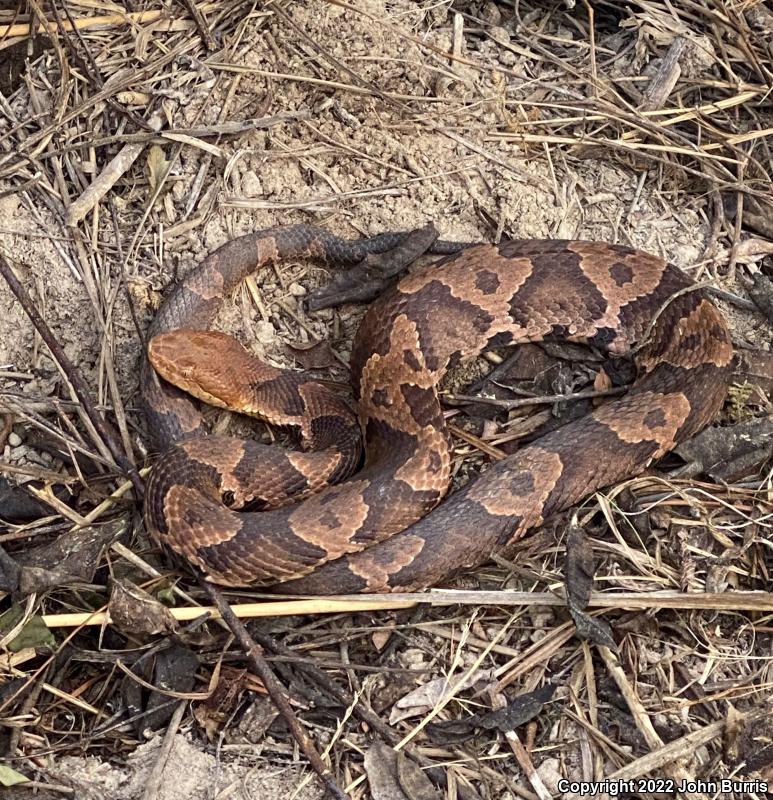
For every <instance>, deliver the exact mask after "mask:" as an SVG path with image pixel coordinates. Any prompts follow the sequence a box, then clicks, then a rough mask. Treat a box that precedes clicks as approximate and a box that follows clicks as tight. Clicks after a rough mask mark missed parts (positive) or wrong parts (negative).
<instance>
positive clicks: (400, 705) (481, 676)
mask: <svg viewBox="0 0 773 800" xmlns="http://www.w3.org/2000/svg"><path fill="white" fill-rule="evenodd" d="M462 678H463V676H458V677H456V678H452V679H451V681H449V680H448V678H435V679H434V680H431V681H429V682H428V683H425V684H423V685H421V686H419V687H418V688H416V689H414V690H413V691H412V692H409V693H408V694H407V695H405V697H401V698H400V699H399V700H398V701H397V702H396V703H395V704H394V706H393V707H392V713H391V714H390V715H389V724H390V725H394V724H395V723H396V722H400V720H403V719H408V718H409V717H416V716H418V715H420V714H426V713H427V712H428V711H431V710H432V709H433V708H434V707H435V706H436V705H438V703H440V702H442V701H443V699H444V698H445V697H447V696H448V695H449V694H451V693H454V694H455V693H457V692H461V691H464V690H465V689H469V688H470V687H472V686H474V685H475V684H476V683H479V682H480V681H490V680H493V678H494V671H493V669H479V670H477V671H476V672H474V673H473V674H472V675H470V677H469V678H468V679H467V680H464V681H462V680H461V679H462ZM460 682H461V683H460ZM457 687H458V688H457Z"/></svg>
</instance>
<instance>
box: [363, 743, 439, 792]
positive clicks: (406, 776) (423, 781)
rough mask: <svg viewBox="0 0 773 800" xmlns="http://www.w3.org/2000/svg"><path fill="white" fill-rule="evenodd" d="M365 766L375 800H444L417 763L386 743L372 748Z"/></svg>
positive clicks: (367, 755)
mask: <svg viewBox="0 0 773 800" xmlns="http://www.w3.org/2000/svg"><path fill="white" fill-rule="evenodd" d="M364 766H365V774H366V775H367V776H368V784H369V785H370V796H371V798H372V800H442V795H441V794H440V792H438V790H437V789H436V788H435V787H434V786H433V785H432V783H431V782H430V780H429V778H428V777H427V776H426V775H425V774H424V772H423V771H422V770H421V769H420V768H419V767H418V766H417V765H416V764H414V763H413V762H412V761H411V760H410V759H409V758H408V757H407V756H406V755H405V754H404V753H398V752H396V751H395V750H393V749H392V748H391V747H389V746H388V745H386V744H384V743H383V742H375V743H374V744H373V745H371V747H370V749H369V750H368V752H367V753H366V754H365V764H364Z"/></svg>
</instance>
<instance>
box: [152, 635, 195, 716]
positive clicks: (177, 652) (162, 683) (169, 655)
mask: <svg viewBox="0 0 773 800" xmlns="http://www.w3.org/2000/svg"><path fill="white" fill-rule="evenodd" d="M198 668H199V657H198V656H197V655H196V653H195V652H194V651H193V650H191V649H190V648H188V647H184V646H182V645H179V644H173V645H172V646H171V647H167V648H166V649H164V650H162V651H161V652H160V653H159V654H158V655H157V656H156V657H155V659H154V664H153V677H152V679H151V681H150V682H151V683H152V684H153V685H154V686H159V687H163V688H164V689H165V690H167V691H173V692H180V693H186V692H191V691H193V687H194V686H195V685H196V671H197V670H198ZM175 705H176V704H175V703H171V704H170V703H169V695H168V694H162V693H161V692H150V694H149V696H148V700H147V702H146V703H145V711H146V712H147V713H146V715H145V716H144V717H143V718H142V719H141V720H140V728H141V729H142V730H145V729H147V728H150V730H152V731H157V730H160V729H161V728H163V727H164V726H165V725H166V724H167V722H169V720H170V719H171V718H172V714H174V709H175Z"/></svg>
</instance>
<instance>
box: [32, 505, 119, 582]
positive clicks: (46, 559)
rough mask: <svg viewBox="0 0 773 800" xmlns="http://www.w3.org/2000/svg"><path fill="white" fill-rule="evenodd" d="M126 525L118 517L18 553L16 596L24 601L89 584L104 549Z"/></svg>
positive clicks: (116, 537)
mask: <svg viewBox="0 0 773 800" xmlns="http://www.w3.org/2000/svg"><path fill="white" fill-rule="evenodd" d="M128 524H129V520H128V518H127V517H120V518H118V519H116V520H112V521H111V522H106V523H104V524H102V525H90V526H89V527H87V528H81V529H80V530H77V531H71V532H69V533H65V534H63V535H62V536H60V537H59V538H57V539H56V540H55V541H53V542H50V543H49V544H44V545H40V546H39V547H33V548H30V549H28V550H24V551H22V552H20V553H18V554H17V556H16V561H17V562H18V564H19V566H20V570H19V579H18V592H19V594H21V595H22V596H24V597H26V596H27V595H29V594H32V593H33V592H43V591H45V590H47V589H52V588H54V587H57V586H65V585H67V584H72V583H90V582H91V580H92V579H93V577H94V573H95V572H96V571H97V568H98V567H99V562H100V560H101V558H102V554H103V553H104V551H105V548H107V547H109V546H110V545H111V544H112V543H113V542H114V541H116V539H118V538H120V537H121V536H122V535H123V534H124V533H125V532H126V530H127V527H128Z"/></svg>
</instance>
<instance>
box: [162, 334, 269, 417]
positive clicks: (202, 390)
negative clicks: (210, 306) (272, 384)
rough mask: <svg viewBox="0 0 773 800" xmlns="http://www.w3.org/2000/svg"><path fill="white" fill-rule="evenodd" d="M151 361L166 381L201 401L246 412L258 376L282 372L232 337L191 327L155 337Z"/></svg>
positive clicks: (264, 376)
mask: <svg viewBox="0 0 773 800" xmlns="http://www.w3.org/2000/svg"><path fill="white" fill-rule="evenodd" d="M148 359H149V360H150V363H151V364H152V365H153V368H154V369H155V370H156V372H157V373H158V374H159V375H160V376H161V377H162V378H163V379H164V380H166V381H169V383H172V384H174V385H175V386H177V387H178V388H180V389H182V390H183V391H185V392H188V393H189V394H191V395H193V396H194V397H197V398H198V399H199V400H203V401H204V402H205V403H209V404H210V405H214V406H218V407H219V408H228V409H230V410H231V411H240V412H246V413H249V412H250V408H249V406H250V405H251V402H250V401H251V397H252V394H253V392H252V388H251V384H252V383H254V381H255V379H256V377H259V378H261V379H262V380H266V379H268V378H269V377H272V376H273V374H275V373H277V372H278V371H277V370H275V369H274V368H273V367H269V366H267V365H265V364H262V363H261V362H259V361H258V360H257V359H256V358H255V357H254V356H253V355H252V354H251V353H250V352H249V351H247V350H246V349H245V348H244V347H243V346H242V345H241V344H240V343H239V342H238V341H236V339H234V338H233V337H232V336H228V335H227V334H225V333H220V332H219V331H196V330H191V329H190V328H178V329H177V330H174V331H170V332H169V333H162V334H159V335H158V336H154V337H153V338H152V339H151V340H150V342H149V343H148ZM269 373H271V374H269Z"/></svg>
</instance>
